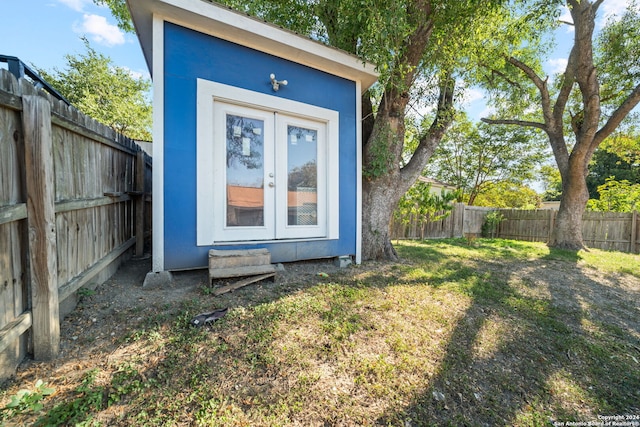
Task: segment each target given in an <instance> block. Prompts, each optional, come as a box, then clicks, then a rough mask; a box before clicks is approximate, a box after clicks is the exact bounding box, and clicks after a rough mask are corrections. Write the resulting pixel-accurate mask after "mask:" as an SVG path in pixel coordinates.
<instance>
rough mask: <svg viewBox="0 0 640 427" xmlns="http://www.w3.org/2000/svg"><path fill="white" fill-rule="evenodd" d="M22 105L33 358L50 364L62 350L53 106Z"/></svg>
mask: <svg viewBox="0 0 640 427" xmlns="http://www.w3.org/2000/svg"><path fill="white" fill-rule="evenodd" d="M22 105H23V114H22V117H23V129H24V140H25V161H26V178H27V215H28V217H27V224H28V227H29V265H30V269H31V294H32V304H33V307H32V313H33V352H34V358H35V359H36V360H51V359H53V358H55V357H56V356H57V355H58V352H59V350H60V322H59V315H58V310H59V307H58V267H57V259H56V232H55V230H56V221H55V219H56V218H55V193H54V192H55V189H54V184H55V176H54V169H53V148H52V145H53V142H52V134H51V105H50V104H49V101H47V100H46V99H45V98H42V97H40V96H34V95H26V96H23V98H22Z"/></svg>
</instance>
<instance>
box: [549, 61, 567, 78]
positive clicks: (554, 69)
mask: <svg viewBox="0 0 640 427" xmlns="http://www.w3.org/2000/svg"><path fill="white" fill-rule="evenodd" d="M567 62H568V61H567V58H555V59H550V60H548V61H547V64H548V70H549V72H550V73H551V74H556V73H563V72H564V71H565V70H566V69H567Z"/></svg>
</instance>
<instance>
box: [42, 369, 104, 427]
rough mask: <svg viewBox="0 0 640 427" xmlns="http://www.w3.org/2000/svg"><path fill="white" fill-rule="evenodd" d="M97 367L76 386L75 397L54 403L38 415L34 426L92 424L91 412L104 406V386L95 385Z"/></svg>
mask: <svg viewBox="0 0 640 427" xmlns="http://www.w3.org/2000/svg"><path fill="white" fill-rule="evenodd" d="M97 375H98V369H92V370H90V371H88V372H87V373H86V374H85V375H84V376H83V378H82V383H81V384H80V385H79V386H78V387H77V388H76V397H75V399H71V400H68V401H66V402H63V403H60V404H58V405H56V406H55V407H54V408H53V409H51V410H50V411H48V412H47V414H46V415H44V416H42V417H40V418H39V419H38V421H37V422H36V424H35V425H36V426H59V425H82V426H89V425H94V424H93V423H92V422H91V421H92V418H93V414H94V413H96V412H99V411H101V410H102V409H104V408H105V393H106V391H105V387H104V386H97V385H95V384H94V383H95V380H96V376H97Z"/></svg>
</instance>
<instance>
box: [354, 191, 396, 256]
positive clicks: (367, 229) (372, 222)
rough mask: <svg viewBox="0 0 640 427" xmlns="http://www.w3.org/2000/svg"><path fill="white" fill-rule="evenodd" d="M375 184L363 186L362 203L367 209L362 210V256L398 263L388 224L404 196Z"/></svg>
mask: <svg viewBox="0 0 640 427" xmlns="http://www.w3.org/2000/svg"><path fill="white" fill-rule="evenodd" d="M377 181H389V180H388V179H384V180H383V179H380V180H377ZM377 181H368V182H365V183H364V184H363V192H362V204H363V206H366V209H363V211H362V257H363V259H388V260H392V261H397V260H398V254H397V253H396V250H395V249H394V247H393V245H392V244H391V231H390V230H391V227H390V221H391V218H392V217H393V212H394V211H395V210H396V207H397V206H398V201H399V200H400V197H402V195H403V194H404V193H400V191H399V190H398V189H396V187H395V186H394V185H389V183H388V182H387V183H382V182H377ZM398 193H400V194H398Z"/></svg>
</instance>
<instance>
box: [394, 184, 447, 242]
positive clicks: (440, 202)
mask: <svg viewBox="0 0 640 427" xmlns="http://www.w3.org/2000/svg"><path fill="white" fill-rule="evenodd" d="M458 196H459V192H457V191H446V190H444V189H443V190H442V191H441V193H440V196H438V195H437V194H434V193H433V192H432V191H431V184H429V183H426V182H422V181H418V182H416V183H415V184H414V185H413V186H412V187H411V188H410V189H409V191H407V192H406V193H405V195H404V196H402V198H401V199H400V202H399V203H398V208H397V209H396V211H395V212H394V216H395V217H396V218H397V219H399V220H400V221H401V222H402V223H403V224H408V223H409V222H410V221H411V219H412V218H416V219H417V220H418V224H419V225H420V228H421V231H422V232H423V233H422V234H423V235H424V227H425V226H426V224H427V223H429V222H433V221H439V220H441V219H444V218H446V217H447V216H449V214H450V213H451V210H452V209H453V205H452V204H451V203H452V202H454V201H455V200H456V199H457V198H458Z"/></svg>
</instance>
